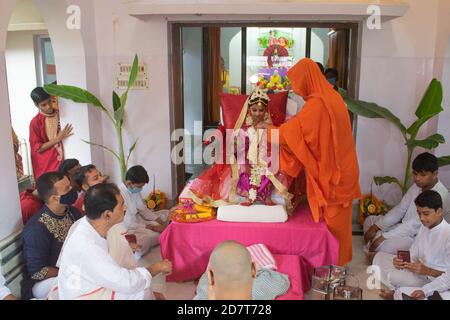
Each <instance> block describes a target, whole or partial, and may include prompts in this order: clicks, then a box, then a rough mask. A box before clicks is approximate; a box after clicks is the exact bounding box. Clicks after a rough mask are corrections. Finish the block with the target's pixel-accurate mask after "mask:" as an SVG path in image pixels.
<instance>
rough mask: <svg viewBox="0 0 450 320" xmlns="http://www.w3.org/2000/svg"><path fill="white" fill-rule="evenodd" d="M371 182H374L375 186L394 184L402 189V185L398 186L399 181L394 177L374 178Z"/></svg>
mask: <svg viewBox="0 0 450 320" xmlns="http://www.w3.org/2000/svg"><path fill="white" fill-rule="evenodd" d="M373 182H375V184H376V185H377V186H382V185H383V184H386V183H389V184H390V183H395V184H398V185H399V186H400V187H402V185H401V184H400V181H398V179H397V178H394V177H389V176H386V177H374V178H373Z"/></svg>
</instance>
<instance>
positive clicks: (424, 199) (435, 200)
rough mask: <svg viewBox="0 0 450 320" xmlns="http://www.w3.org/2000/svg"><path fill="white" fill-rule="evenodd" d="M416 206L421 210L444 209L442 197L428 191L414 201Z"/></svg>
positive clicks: (432, 191)
mask: <svg viewBox="0 0 450 320" xmlns="http://www.w3.org/2000/svg"><path fill="white" fill-rule="evenodd" d="M414 203H415V204H416V206H418V207H421V208H430V209H434V210H437V209H442V197H441V195H440V194H439V193H438V192H436V191H434V190H427V191H424V192H422V193H421V194H419V195H418V196H417V198H416V200H414Z"/></svg>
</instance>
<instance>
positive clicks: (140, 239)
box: [120, 166, 169, 258]
mask: <svg viewBox="0 0 450 320" xmlns="http://www.w3.org/2000/svg"><path fill="white" fill-rule="evenodd" d="M149 180H150V179H149V177H148V174H147V171H146V170H145V169H144V167H142V166H134V167H132V168H130V169H129V170H128V171H127V174H126V176H125V183H124V184H123V185H121V186H120V192H121V194H122V197H123V198H124V200H125V204H126V206H127V212H126V214H125V218H124V224H125V227H126V228H127V229H128V232H129V233H131V234H135V235H136V239H137V244H138V246H139V249H138V251H137V252H136V256H137V257H138V258H140V257H141V256H142V255H144V254H146V253H147V252H148V251H149V250H150V248H152V247H154V246H157V245H159V236H160V234H161V233H162V232H163V231H164V229H165V228H166V225H167V221H168V214H169V211H168V210H161V211H158V212H154V211H151V210H150V209H148V208H147V206H146V205H145V202H144V200H143V199H142V196H141V191H142V189H143V187H144V186H145V185H146V184H147V183H148V182H149Z"/></svg>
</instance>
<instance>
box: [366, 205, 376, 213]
mask: <svg viewBox="0 0 450 320" xmlns="http://www.w3.org/2000/svg"><path fill="white" fill-rule="evenodd" d="M367 211H368V212H369V213H370V214H374V213H375V212H376V211H377V206H376V205H374V204H373V203H372V204H370V205H369V206H368V207H367Z"/></svg>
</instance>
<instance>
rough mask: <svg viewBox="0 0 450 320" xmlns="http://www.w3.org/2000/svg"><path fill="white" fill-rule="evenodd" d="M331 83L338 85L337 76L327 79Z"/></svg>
mask: <svg viewBox="0 0 450 320" xmlns="http://www.w3.org/2000/svg"><path fill="white" fill-rule="evenodd" d="M327 80H328V82H329V83H331V85H332V86H333V87H334V86H336V85H337V79H336V78H328V79H327Z"/></svg>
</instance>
